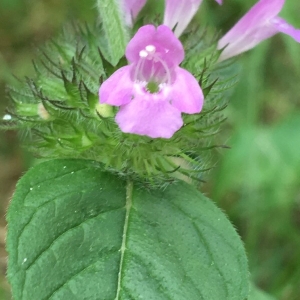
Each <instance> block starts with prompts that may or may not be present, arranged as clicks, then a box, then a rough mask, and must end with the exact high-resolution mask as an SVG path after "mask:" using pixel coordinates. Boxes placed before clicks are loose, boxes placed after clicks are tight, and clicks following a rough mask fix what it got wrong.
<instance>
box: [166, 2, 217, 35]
mask: <svg viewBox="0 0 300 300" xmlns="http://www.w3.org/2000/svg"><path fill="white" fill-rule="evenodd" d="M216 1H217V2H218V3H219V4H222V0H216ZM201 3H202V0H165V14H164V24H165V25H167V26H168V27H169V28H171V29H173V28H174V27H175V26H176V28H175V35H176V36H180V35H181V33H182V32H183V31H184V29H185V28H186V26H187V25H188V24H189V23H190V21H191V20H192V18H193V16H194V15H195V13H196V12H197V10H198V8H199V6H200V4H201Z"/></svg>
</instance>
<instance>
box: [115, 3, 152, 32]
mask: <svg viewBox="0 0 300 300" xmlns="http://www.w3.org/2000/svg"><path fill="white" fill-rule="evenodd" d="M120 2H121V4H123V7H122V10H123V11H124V13H125V22H126V24H127V25H128V26H129V27H132V23H133V19H135V18H136V17H137V15H138V14H139V12H140V11H141V9H142V8H143V6H144V5H145V4H146V2H147V0H120Z"/></svg>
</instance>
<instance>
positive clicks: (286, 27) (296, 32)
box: [273, 17, 300, 43]
mask: <svg viewBox="0 0 300 300" xmlns="http://www.w3.org/2000/svg"><path fill="white" fill-rule="evenodd" d="M273 25H274V27H275V28H276V30H278V31H279V32H283V33H285V34H287V35H289V36H291V37H292V38H293V39H294V40H295V41H297V42H298V43H300V29H296V28H295V27H293V26H292V25H290V24H288V23H287V22H286V21H285V20H284V19H282V18H279V17H275V18H274V19H273Z"/></svg>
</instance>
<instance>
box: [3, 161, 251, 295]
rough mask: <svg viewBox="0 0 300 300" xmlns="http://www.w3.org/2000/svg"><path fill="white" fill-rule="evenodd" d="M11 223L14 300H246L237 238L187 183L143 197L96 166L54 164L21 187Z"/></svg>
mask: <svg viewBox="0 0 300 300" xmlns="http://www.w3.org/2000/svg"><path fill="white" fill-rule="evenodd" d="M7 219H8V236H7V249H8V252H9V266H8V277H9V281H10V283H11V286H12V290H13V297H14V299H16V300H44V299H52V300H54V299H57V300H59V299H64V300H68V299H70V300H73V299H79V300H82V299H88V300H90V299H95V300H96V299H97V300H99V299H105V300H108V299H112V300H113V299H122V300H129V299H147V300H148V299H149V300H150V299H155V300H160V299H162V300H163V299H172V300H181V299H182V300H186V299H189V300H193V299H195V300H199V299H203V300H221V299H222V300H227V299H228V300H235V299H236V300H242V299H246V297H247V295H248V270H247V260H246V256H245V252H244V248H243V244H242V242H241V240H240V238H239V236H238V235H237V233H236V232H235V230H234V228H233V227H232V225H231V224H230V222H229V221H228V220H227V218H226V217H225V215H224V214H223V213H222V212H221V211H220V210H219V209H218V208H217V207H216V206H215V205H214V204H213V203H212V202H211V201H210V200H208V199H206V198H205V197H204V196H203V195H202V194H201V193H200V192H199V191H197V190H196V189H195V188H194V187H192V186H190V185H188V184H187V183H184V182H181V183H178V184H176V185H170V186H169V187H168V188H166V189H165V190H145V189H143V188H141V187H138V188H136V187H134V186H133V185H132V183H128V184H127V185H126V183H125V182H123V181H121V180H120V179H119V178H117V177H114V176H113V175H110V174H107V173H103V172H102V170H101V167H100V165H99V164H98V163H96V162H93V161H86V160H53V161H47V162H44V163H41V164H39V165H37V166H35V167H34V168H32V169H31V170H30V171H29V172H28V173H27V174H26V175H25V176H24V177H23V178H22V179H21V180H20V182H19V183H18V185H17V189H16V192H15V195H14V197H13V200H12V202H11V204H10V207H9V211H8V216H7Z"/></svg>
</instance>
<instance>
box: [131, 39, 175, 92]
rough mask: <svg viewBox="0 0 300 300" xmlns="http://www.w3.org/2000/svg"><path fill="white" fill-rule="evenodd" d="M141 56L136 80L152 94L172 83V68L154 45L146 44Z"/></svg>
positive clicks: (135, 74) (135, 76)
mask: <svg viewBox="0 0 300 300" xmlns="http://www.w3.org/2000/svg"><path fill="white" fill-rule="evenodd" d="M139 57H140V59H139V61H138V63H137V65H136V68H135V72H134V81H135V82H137V83H139V84H141V85H143V87H144V88H145V89H146V91H147V92H149V93H151V94H154V93H158V92H160V91H161V90H162V89H163V88H164V87H165V86H166V85H170V84H171V72H170V68H169V67H168V65H167V64H166V62H165V61H164V60H163V59H162V58H161V53H159V52H158V51H156V47H155V46H154V45H148V46H146V47H145V48H144V49H143V50H141V51H140V52H139ZM149 62H151V63H150V64H149Z"/></svg>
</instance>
